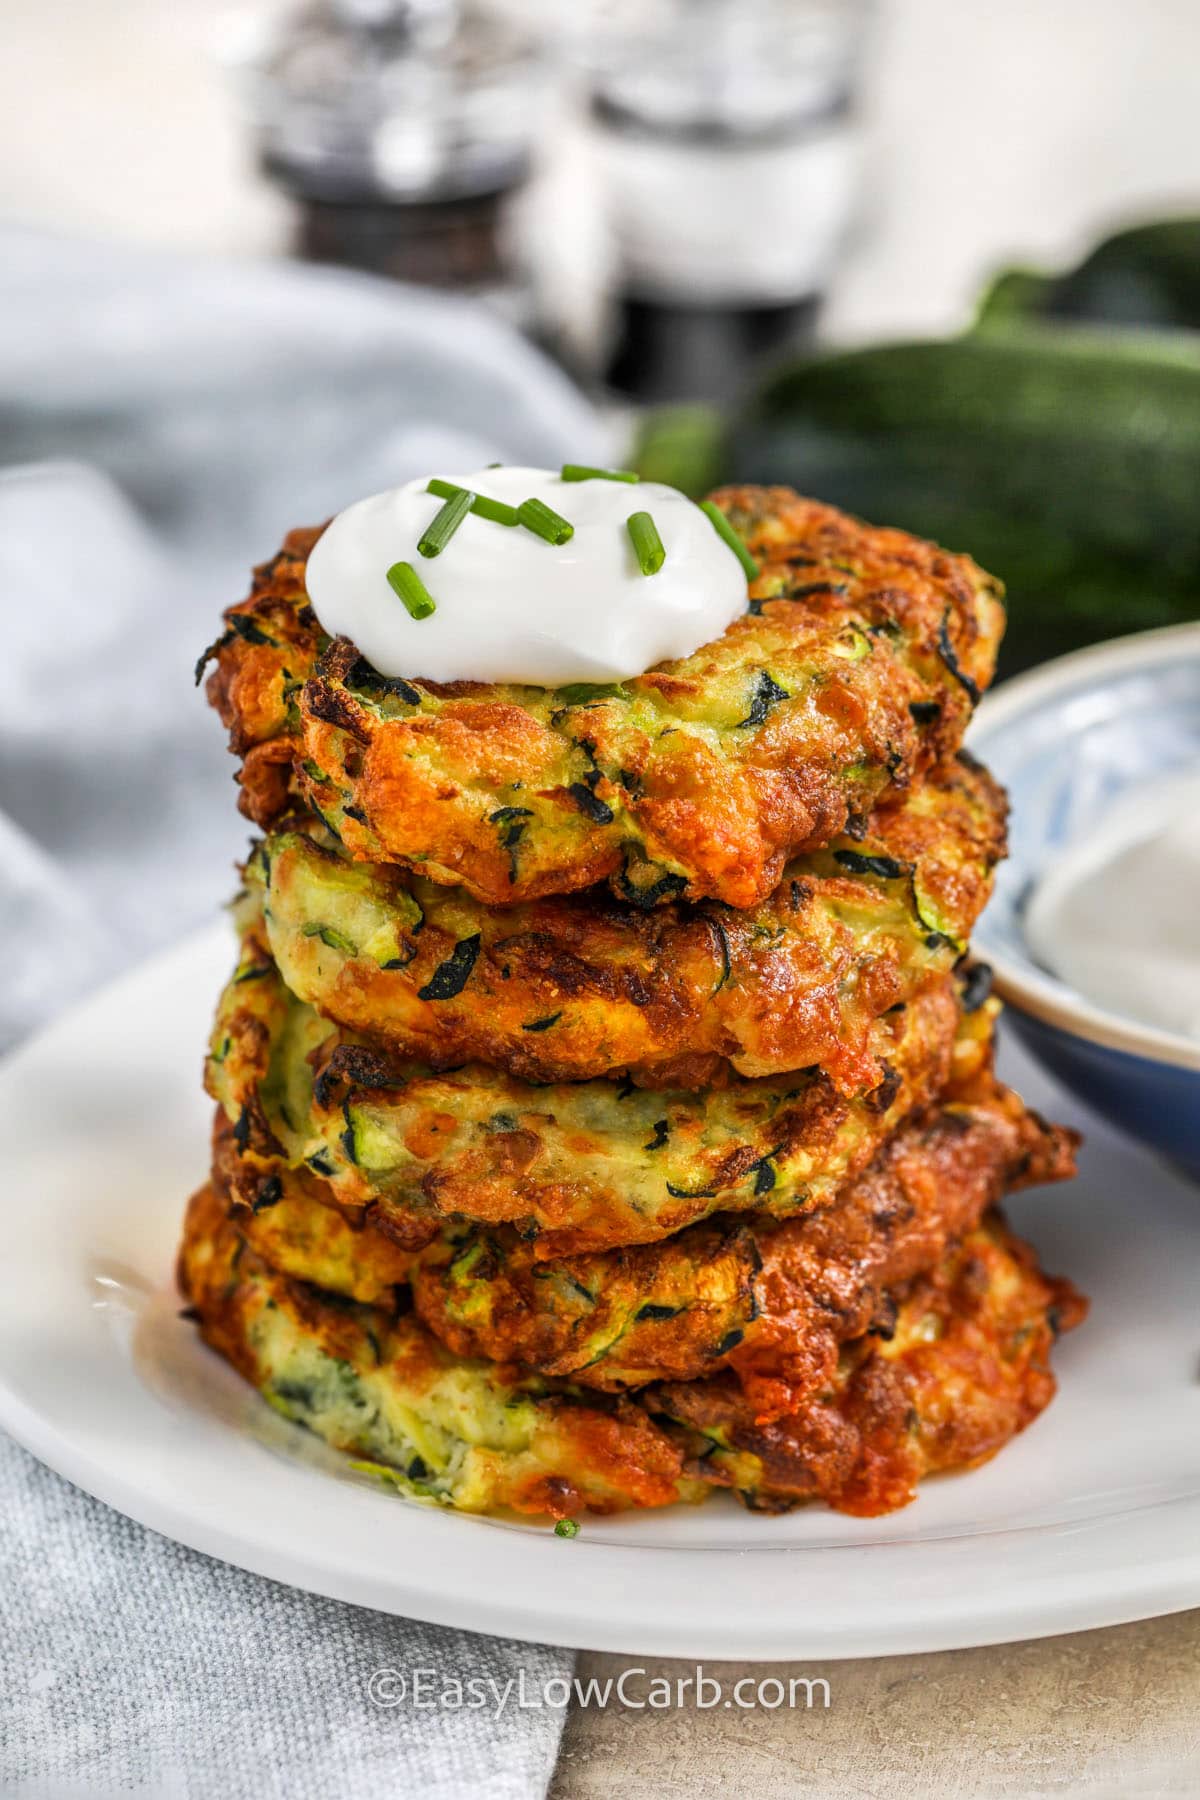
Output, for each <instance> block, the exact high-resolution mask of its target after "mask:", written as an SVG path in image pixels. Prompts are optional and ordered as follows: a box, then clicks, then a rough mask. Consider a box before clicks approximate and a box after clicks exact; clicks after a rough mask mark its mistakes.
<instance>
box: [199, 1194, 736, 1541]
mask: <svg viewBox="0 0 1200 1800" xmlns="http://www.w3.org/2000/svg"><path fill="white" fill-rule="evenodd" d="M179 1285H180V1288H181V1289H182V1291H183V1293H184V1295H185V1296H186V1298H187V1299H188V1301H189V1302H190V1303H191V1305H192V1306H193V1307H194V1309H195V1311H196V1313H197V1315H198V1323H199V1326H200V1331H201V1335H202V1336H203V1337H204V1338H205V1340H206V1342H208V1343H209V1344H211V1345H212V1347H213V1349H214V1350H217V1351H219V1352H220V1354H221V1355H222V1356H224V1357H226V1358H227V1359H228V1361H229V1362H231V1363H232V1364H233V1366H234V1368H235V1369H237V1370H238V1372H239V1373H240V1374H241V1375H243V1376H245V1378H246V1380H247V1381H249V1382H251V1383H252V1384H253V1385H254V1386H255V1387H257V1388H259V1389H261V1390H262V1392H263V1393H264V1394H265V1395H266V1397H267V1398H268V1399H269V1400H270V1401H271V1403H272V1405H273V1406H275V1408H276V1409H277V1410H278V1411H280V1412H282V1413H283V1414H284V1415H285V1416H286V1417H288V1418H290V1419H294V1420H296V1421H297V1422H298V1423H301V1424H304V1425H307V1426H308V1427H309V1428H310V1429H311V1430H312V1431H315V1432H316V1433H317V1435H318V1436H320V1437H322V1438H324V1439H325V1440H326V1441H327V1442H328V1443H330V1444H333V1445H334V1447H335V1448H336V1449H339V1450H349V1451H352V1452H353V1453H354V1454H355V1455H356V1456H358V1457H362V1458H368V1459H370V1465H369V1466H370V1467H371V1468H372V1469H373V1470H374V1472H376V1473H377V1474H378V1475H379V1477H380V1478H382V1479H385V1480H390V1481H391V1482H392V1483H393V1484H394V1485H395V1486H396V1487H397V1488H399V1489H400V1490H401V1491H403V1492H406V1493H410V1494H413V1495H416V1496H420V1497H422V1498H425V1499H433V1500H439V1501H442V1502H443V1503H444V1504H447V1505H450V1506H454V1507H457V1508H459V1509H461V1510H462V1511H465V1512H495V1511H499V1510H501V1509H505V1508H511V1509H512V1510H514V1511H516V1512H520V1513H534V1514H542V1515H545V1516H549V1517H551V1518H565V1517H568V1516H570V1515H571V1514H572V1513H577V1512H581V1511H583V1510H584V1509H590V1510H591V1511H593V1512H600V1513H604V1512H615V1511H617V1510H619V1509H621V1508H624V1507H630V1506H639V1507H649V1506H667V1505H669V1504H670V1503H671V1502H672V1501H674V1500H680V1499H684V1500H686V1499H691V1500H695V1499H698V1498H700V1496H701V1494H702V1493H703V1488H702V1485H701V1484H700V1483H699V1482H698V1481H696V1480H695V1479H694V1478H689V1477H687V1476H685V1475H684V1473H683V1453H682V1451H681V1450H680V1448H679V1446H677V1445H676V1444H674V1443H673V1442H672V1440H671V1438H670V1437H669V1436H668V1435H667V1433H666V1432H664V1431H663V1430H662V1429H661V1428H660V1427H658V1426H657V1425H655V1424H653V1423H652V1421H651V1420H650V1419H648V1418H647V1416H646V1414H645V1413H644V1412H642V1411H641V1410H640V1408H638V1407H637V1406H636V1405H635V1404H634V1403H633V1402H632V1401H620V1402H618V1404H617V1405H615V1406H613V1405H610V1404H606V1403H605V1401H604V1399H603V1397H599V1400H598V1402H597V1403H593V1404H582V1403H580V1402H579V1401H578V1400H575V1399H573V1398H571V1397H570V1396H568V1395H566V1394H565V1393H562V1392H560V1391H556V1390H555V1389H554V1388H553V1387H552V1386H551V1385H549V1384H547V1383H546V1382H544V1381H540V1380H538V1379H536V1378H533V1379H523V1378H521V1377H520V1376H519V1375H518V1376H516V1377H515V1378H514V1377H513V1376H512V1375H511V1374H510V1373H506V1372H505V1371H503V1370H497V1369H492V1368H491V1367H489V1366H488V1365H487V1364H485V1363H470V1362H465V1361H464V1360H463V1359H462V1358H461V1357H456V1356H454V1355H452V1354H451V1352H450V1351H448V1350H445V1349H443V1348H442V1346H441V1345H440V1344H439V1343H438V1341H437V1339H436V1338H433V1337H431V1336H430V1335H429V1333H428V1332H427V1331H426V1330H425V1328H424V1327H423V1326H422V1325H421V1324H420V1323H419V1322H418V1321H417V1320H416V1319H415V1318H414V1317H413V1316H412V1314H411V1313H407V1314H406V1313H404V1312H398V1311H395V1310H392V1309H390V1308H385V1307H382V1306H356V1305H354V1304H353V1303H352V1302H350V1301H347V1300H344V1299H340V1298H339V1299H336V1300H335V1299H334V1298H333V1297H331V1296H330V1295H327V1294H323V1293H322V1292H321V1291H320V1290H319V1289H317V1288H314V1287H309V1286H307V1285H306V1284H305V1283H304V1282H301V1281H293V1280H290V1279H289V1278H288V1277H287V1276H286V1275H282V1274H279V1273H277V1272H276V1271H275V1270H274V1269H272V1268H270V1267H269V1265H268V1264H267V1263H265V1262H264V1261H263V1260H262V1258H261V1257H260V1256H258V1255H256V1254H255V1252H254V1251H253V1250H251V1249H249V1248H248V1247H247V1245H246V1243H245V1241H244V1240H243V1238H242V1237H241V1236H240V1235H239V1233H238V1232H237V1230H235V1229H234V1226H233V1225H232V1223H231V1222H230V1220H229V1219H228V1217H227V1216H226V1209H225V1206H224V1204H223V1203H222V1202H221V1201H220V1200H219V1199H218V1198H217V1196H216V1195H215V1194H214V1192H213V1190H212V1188H211V1187H209V1188H202V1189H201V1190H200V1192H199V1193H198V1194H196V1195H195V1196H194V1198H193V1199H192V1202H191V1205H190V1206H189V1208H188V1213H187V1218H186V1221H185V1223H184V1235H183V1244H182V1247H181V1250H180V1255H179ZM360 1466H361V1465H360Z"/></svg>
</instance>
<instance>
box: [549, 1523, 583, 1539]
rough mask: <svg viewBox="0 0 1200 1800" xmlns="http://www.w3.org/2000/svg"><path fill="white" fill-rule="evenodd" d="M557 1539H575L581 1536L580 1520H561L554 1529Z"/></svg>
mask: <svg viewBox="0 0 1200 1800" xmlns="http://www.w3.org/2000/svg"><path fill="white" fill-rule="evenodd" d="M554 1535H555V1537H565V1538H573V1537H578V1536H579V1520H578V1519H559V1521H558V1523H557V1524H556V1525H555V1527H554Z"/></svg>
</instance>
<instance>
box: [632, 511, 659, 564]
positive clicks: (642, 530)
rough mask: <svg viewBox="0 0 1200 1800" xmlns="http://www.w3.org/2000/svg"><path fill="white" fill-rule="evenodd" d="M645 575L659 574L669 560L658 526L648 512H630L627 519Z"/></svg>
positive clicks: (635, 552) (636, 553)
mask: <svg viewBox="0 0 1200 1800" xmlns="http://www.w3.org/2000/svg"><path fill="white" fill-rule="evenodd" d="M625 525H626V529H627V530H628V532H629V536H630V539H631V540H632V543H633V551H634V555H635V556H636V557H637V559H638V567H639V569H640V570H641V571H642V574H643V575H657V574H658V571H659V570H660V569H661V568H662V566H663V564H664V563H665V562H666V560H667V553H666V551H665V550H664V548H663V541H662V539H661V538H660V537H659V535H658V526H657V525H656V524H655V523H654V520H653V519H652V518H651V517H650V514H649V513H648V512H635V513H630V515H629V517H628V518H627V519H626V521H625Z"/></svg>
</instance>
